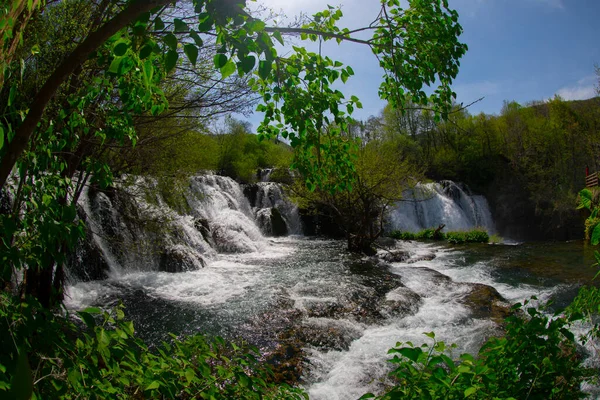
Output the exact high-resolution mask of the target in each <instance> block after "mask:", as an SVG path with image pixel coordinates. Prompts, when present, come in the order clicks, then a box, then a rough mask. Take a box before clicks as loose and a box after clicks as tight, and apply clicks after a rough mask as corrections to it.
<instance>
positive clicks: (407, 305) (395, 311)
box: [381, 287, 423, 317]
mask: <svg viewBox="0 0 600 400" xmlns="http://www.w3.org/2000/svg"><path fill="white" fill-rule="evenodd" d="M422 302H423V301H422V300H421V296H419V295H418V294H417V293H415V292H413V291H412V290H410V289H409V288H407V287H399V288H397V289H394V290H392V291H391V292H389V293H388V294H387V295H386V297H385V301H384V302H383V305H382V310H381V313H382V314H383V315H385V316H387V317H406V316H408V315H413V314H415V313H416V312H417V311H419V307H420V305H421V303H422Z"/></svg>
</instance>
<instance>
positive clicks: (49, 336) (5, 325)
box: [0, 294, 306, 399]
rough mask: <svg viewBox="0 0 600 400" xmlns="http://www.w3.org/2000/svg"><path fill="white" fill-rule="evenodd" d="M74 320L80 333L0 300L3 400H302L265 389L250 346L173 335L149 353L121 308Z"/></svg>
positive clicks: (297, 394) (295, 392)
mask: <svg viewBox="0 0 600 400" xmlns="http://www.w3.org/2000/svg"><path fill="white" fill-rule="evenodd" d="M77 314H78V316H79V317H80V318H81V322H80V323H79V325H80V326H77V325H76V324H75V323H74V322H73V321H71V320H70V319H69V318H67V317H65V316H57V315H54V314H52V313H50V312H49V311H47V310H45V309H44V308H42V307H41V306H40V304H39V303H38V302H37V301H35V300H28V301H26V302H22V301H20V300H19V299H16V298H11V297H10V296H8V295H6V294H0V345H1V346H2V352H1V353H0V397H1V398H5V397H7V396H8V397H10V398H16V399H29V398H32V399H50V398H65V399H74V398H84V399H88V398H94V399H115V398H132V397H135V398H146V399H149V398H153V399H154V398H159V399H174V398H177V399H197V398H210V399H213V398H216V399H232V398H235V399H263V398H268V399H280V398H284V399H301V398H306V395H305V394H304V393H303V392H302V391H301V390H299V389H294V388H291V387H289V386H287V385H274V384H272V383H269V382H268V381H269V378H270V375H271V373H270V371H269V370H268V369H265V367H262V366H260V365H259V362H258V361H257V358H258V356H259V354H258V350H257V349H256V348H254V347H251V346H248V345H242V346H237V345H235V344H234V343H227V342H225V341H224V340H223V339H221V338H214V339H209V338H207V337H204V336H202V335H195V336H191V337H188V338H185V339H179V338H177V337H175V336H174V335H171V343H170V344H169V343H166V342H163V344H162V345H161V346H160V347H158V348H157V349H156V350H155V351H150V350H149V349H148V346H146V344H144V343H143V342H142V341H141V340H139V339H137V338H136V337H135V336H134V328H133V324H132V323H131V322H128V321H125V319H124V313H123V310H122V307H118V308H116V309H115V310H113V311H112V312H110V313H109V312H103V311H101V310H100V309H97V308H90V309H87V310H85V311H83V312H79V313H77ZM32 367H33V368H32Z"/></svg>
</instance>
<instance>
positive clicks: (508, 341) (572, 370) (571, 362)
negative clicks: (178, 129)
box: [361, 302, 591, 400]
mask: <svg viewBox="0 0 600 400" xmlns="http://www.w3.org/2000/svg"><path fill="white" fill-rule="evenodd" d="M527 304H528V303H527V302H525V304H523V305H521V304H516V305H515V306H513V312H514V314H513V315H512V316H511V317H509V318H508V319H507V321H506V335H505V336H504V337H500V338H496V337H493V338H490V339H489V340H488V341H487V342H486V343H485V344H484V345H483V346H482V347H481V349H480V351H479V354H478V356H477V357H473V356H471V355H469V354H462V355H461V356H460V357H459V359H458V360H453V359H451V358H450V357H449V356H448V355H447V351H448V350H449V349H451V348H453V346H447V345H446V344H445V343H444V342H443V341H438V340H436V338H435V334H434V333H433V332H431V333H426V335H427V336H428V337H430V338H431V339H432V340H433V344H432V345H428V344H424V345H422V346H421V347H415V346H413V344H412V343H410V342H409V343H404V344H403V343H398V344H397V345H396V347H394V348H393V349H391V350H390V351H389V352H388V353H389V354H393V355H394V357H393V358H392V359H391V360H389V361H390V362H391V363H392V364H393V365H394V370H393V371H392V372H391V373H390V376H391V377H392V378H393V379H394V380H395V381H396V384H395V385H394V386H393V387H392V388H390V389H388V390H387V391H386V393H385V394H383V395H381V396H377V397H376V396H374V395H373V394H366V395H364V396H363V397H361V399H369V398H377V399H382V400H383V399H441V398H444V399H462V398H471V399H576V398H583V397H584V394H583V393H582V392H581V390H580V383H581V382H582V381H583V379H584V378H586V377H588V376H589V375H590V374H591V371H588V370H586V369H585V368H583V367H582V364H581V358H580V357H579V356H578V355H577V354H576V352H575V350H576V342H575V339H574V337H573V334H572V333H571V332H570V331H569V330H568V327H569V322H568V321H567V320H566V319H564V318H561V317H558V316H554V317H548V316H546V315H545V314H544V313H543V312H541V311H539V310H537V309H536V308H533V307H526V306H527ZM521 311H525V312H526V314H525V313H523V312H521Z"/></svg>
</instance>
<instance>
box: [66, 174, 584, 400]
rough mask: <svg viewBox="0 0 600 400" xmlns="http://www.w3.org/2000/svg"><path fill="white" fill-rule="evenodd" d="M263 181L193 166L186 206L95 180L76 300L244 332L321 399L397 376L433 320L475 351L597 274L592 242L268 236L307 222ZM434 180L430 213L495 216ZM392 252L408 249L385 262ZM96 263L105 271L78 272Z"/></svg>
mask: <svg viewBox="0 0 600 400" xmlns="http://www.w3.org/2000/svg"><path fill="white" fill-rule="evenodd" d="M142 183H144V182H140V183H139V184H138V185H137V187H138V188H139V187H141V186H142ZM145 184H146V185H150V186H152V184H153V183H152V182H145ZM255 185H256V186H253V187H241V186H240V185H238V184H237V183H235V182H234V181H233V180H231V179H229V178H224V177H219V176H214V175H208V176H200V177H195V178H193V179H192V181H191V182H190V190H189V193H187V195H186V202H187V206H188V207H185V208H184V209H180V210H175V209H174V208H172V207H171V206H169V205H167V204H166V202H165V201H164V200H163V199H162V198H161V197H160V196H159V195H156V192H151V193H154V194H153V195H154V196H155V197H154V198H150V197H151V196H150V197H149V196H148V194H147V192H145V193H144V192H143V191H139V190H134V189H131V188H123V189H121V190H120V191H118V192H116V193H104V192H92V191H86V193H85V194H84V196H83V198H82V201H81V211H82V213H83V215H82V218H85V219H86V222H87V224H88V227H89V228H90V231H91V232H90V233H91V234H90V240H89V243H87V244H86V246H84V247H85V249H82V250H81V251H80V252H79V253H78V255H77V257H75V258H74V259H73V260H72V261H73V264H74V265H72V266H71V269H72V270H73V271H74V272H72V274H71V281H70V282H71V283H70V285H69V286H68V288H67V291H66V295H67V298H66V305H67V307H68V308H70V309H73V310H78V309H83V308H86V307H89V306H99V307H106V308H108V307H111V306H114V305H115V304H117V303H118V302H123V303H124V304H125V306H126V314H127V315H128V318H130V319H132V320H133V321H134V324H135V327H136V332H137V334H138V335H139V336H141V337H142V338H143V339H145V340H147V341H148V342H149V343H151V344H152V343H155V344H156V343H160V342H161V341H162V340H165V338H166V337H167V336H166V334H167V332H172V333H175V334H177V335H182V334H194V333H205V334H209V335H220V336H223V337H225V338H228V339H232V340H235V339H243V340H246V341H248V342H250V343H252V344H254V345H256V346H258V347H259V348H260V349H261V350H262V352H263V353H264V354H265V359H266V361H267V362H269V363H271V364H273V365H275V368H276V371H277V373H278V374H280V375H281V376H282V377H284V378H285V379H287V380H289V381H296V382H298V383H300V384H301V385H302V386H303V387H305V388H306V390H307V391H308V393H309V394H310V397H311V399H328V400H329V399H334V400H335V399H356V398H358V397H360V396H361V395H362V394H364V393H366V392H369V391H375V392H376V391H378V390H380V389H381V388H382V387H383V385H385V383H386V373H387V371H389V367H390V366H389V365H387V364H388V363H386V359H387V358H388V356H387V354H386V353H387V350H388V349H389V348H391V347H392V346H394V345H395V344H396V343H397V342H399V341H401V342H406V341H412V342H413V343H414V344H417V345H418V344H420V343H423V342H426V341H427V340H429V339H428V338H427V337H425V335H423V333H424V332H430V331H434V332H435V333H436V338H438V339H439V340H444V341H446V342H450V343H456V344H457V345H458V347H457V349H456V350H455V352H456V354H459V353H460V352H465V351H468V352H476V351H477V349H478V347H479V346H480V345H481V343H482V342H483V341H484V340H485V339H486V338H487V337H489V336H490V335H494V334H496V333H498V322H499V321H500V320H501V319H502V318H503V316H505V315H506V310H507V307H508V306H509V305H510V304H511V303H514V302H517V301H522V300H524V299H527V298H528V297H530V296H532V295H537V296H538V298H539V299H540V300H542V301H544V300H548V299H550V298H554V299H556V300H557V301H556V307H560V306H561V305H562V304H566V302H568V301H569V299H570V298H572V297H573V295H574V293H575V291H576V289H577V287H578V286H579V285H580V284H582V283H585V282H588V281H589V280H590V279H591V278H592V276H593V272H594V271H593V270H591V269H590V268H584V266H587V265H591V264H592V263H593V261H592V258H593V257H592V254H591V252H590V251H589V249H586V248H585V247H584V246H583V244H582V243H580V242H572V243H566V244H543V243H539V244H522V245H518V246H506V245H468V246H458V247H451V246H448V245H445V244H437V243H436V244H432V243H422V242H395V243H393V244H391V247H390V248H388V249H382V250H380V252H379V254H378V257H372V258H367V257H358V256H355V255H351V254H348V253H347V252H346V251H345V247H344V245H345V244H344V242H342V241H337V240H327V239H322V238H308V237H303V236H300V235H292V236H283V237H281V236H269V235H273V231H272V227H269V224H270V223H272V221H273V219H272V218H271V215H272V214H271V213H275V214H280V215H281V218H282V219H283V221H284V222H285V226H286V229H287V232H288V233H299V232H300V226H301V225H300V222H299V218H298V210H297V209H296V208H295V207H294V206H293V205H292V204H291V203H289V202H288V201H287V200H286V199H285V196H284V194H283V191H282V188H281V187H280V186H279V185H277V184H274V183H271V182H259V183H257V184H255ZM448 185H449V184H446V186H447V187H448ZM457 187H458V186H457ZM452 190H454V189H452ZM436 193H438V194H439V198H437V199H436V200H435V202H434V203H433V205H431V207H432V211H431V212H429V211H425V213H426V214H427V215H435V213H438V214H439V215H441V216H442V217H441V219H438V220H439V221H443V222H444V223H447V224H449V225H450V226H452V225H451V222H449V221H452V219H451V218H450V217H447V216H446V217H444V214H443V212H442V211H441V210H448V211H449V212H451V213H452V212H455V211H456V210H457V209H460V210H463V211H464V210H469V209H470V208H468V207H467V206H469V207H470V206H473V207H475V205H478V204H479V205H478V206H477V207H480V208H478V210H479V214H477V213H473V214H465V213H464V212H463V214H456V213H454V214H452V215H454V217H452V218H455V217H456V215H463V216H464V218H463V217H461V218H463V220H462V221H463V222H464V221H466V220H467V219H468V218H471V225H470V226H472V225H474V224H477V225H483V226H487V227H488V228H490V229H493V221H492V222H490V221H491V217H490V218H488V216H486V214H485V212H482V211H481V210H482V209H483V208H485V207H483V205H484V203H483V200H485V199H483V200H481V199H479V200H477V199H473V196H470V195H468V194H466V192H465V191H464V190H462V189H461V191H459V192H456V193H455V196H454V197H452V196H446V197H444V196H442V193H446V192H444V191H443V190H442V193H439V192H437V191H436ZM446 194H447V193H446ZM442 197H444V198H442ZM469 198H471V200H469ZM453 199H454V200H453ZM450 200H452V201H455V202H457V204H458V203H461V204H462V205H461V204H458V205H448V204H449V203H448V202H449V201H450ZM446 203H448V204H446ZM440 204H446V205H445V206H441V205H440ZM274 208H275V209H277V212H274V211H273V209H274ZM475 208H476V207H475ZM475 208H473V209H475ZM452 210H454V211H452ZM488 212H489V211H488ZM469 215H471V217H469ZM477 215H479V217H478V216H477ZM399 216H400V214H399V213H396V217H397V218H399ZM436 218H437V217H436ZM443 218H446V219H443ZM456 218H457V219H456V220H457V221H459V220H460V218H458V217H456ZM478 218H479V219H478ZM486 218H488V219H486ZM438 220H436V221H435V223H438V222H437V221H438ZM429 221H430V223H431V221H433V219H430V220H429ZM478 221H479V222H478ZM486 221H487V222H486ZM465 224H466V222H465ZM457 226H458V225H457ZM382 246H383V243H382ZM84 250H85V251H84ZM92 250H94V251H92ZM389 251H392V252H393V253H394V254H395V255H397V257H396V258H394V259H391V262H384V261H383V259H384V258H385V257H387V256H388V255H389ZM94 257H100V258H101V259H102V262H99V261H98V260H94V259H93V258H94ZM394 260H395V261H394ZM92 264H93V265H100V266H101V268H102V271H100V272H102V274H99V275H98V276H97V277H95V278H94V277H90V276H89V274H88V275H86V274H83V273H81V272H79V273H76V272H77V271H78V270H80V271H81V270H85V269H86V266H89V265H92ZM99 268H100V267H99ZM174 272H176V273H174ZM100 275H102V276H100ZM86 277H87V278H86Z"/></svg>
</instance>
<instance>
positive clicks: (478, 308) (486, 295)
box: [462, 283, 510, 324]
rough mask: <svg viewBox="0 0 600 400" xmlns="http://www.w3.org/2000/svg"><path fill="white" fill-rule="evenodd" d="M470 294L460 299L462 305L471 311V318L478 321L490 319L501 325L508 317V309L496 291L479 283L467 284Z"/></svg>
mask: <svg viewBox="0 0 600 400" xmlns="http://www.w3.org/2000/svg"><path fill="white" fill-rule="evenodd" d="M465 285H468V286H469V287H470V289H471V290H470V292H469V293H468V294H466V295H465V297H464V298H463V299H462V303H463V304H465V305H466V306H468V307H469V308H470V309H471V312H472V316H473V317H474V318H480V319H491V320H492V321H494V322H496V323H498V324H501V323H502V322H503V321H504V320H505V319H506V317H508V316H509V315H510V307H509V306H508V303H507V302H506V300H505V299H504V297H502V295H501V294H500V293H498V291H497V290H496V289H495V288H493V287H491V286H488V285H484V284H481V283H467V284H465Z"/></svg>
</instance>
